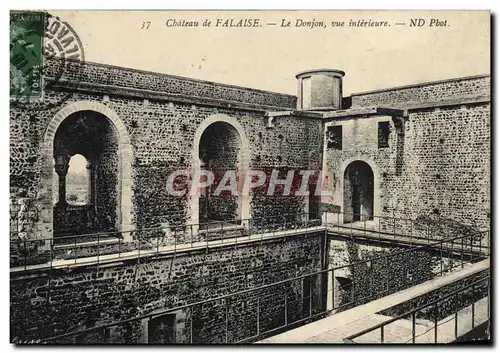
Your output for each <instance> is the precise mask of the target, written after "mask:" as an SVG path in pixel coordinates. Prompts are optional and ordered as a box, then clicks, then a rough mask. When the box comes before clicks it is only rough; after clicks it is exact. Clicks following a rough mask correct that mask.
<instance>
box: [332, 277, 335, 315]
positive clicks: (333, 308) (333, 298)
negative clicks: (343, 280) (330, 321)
mask: <svg viewBox="0 0 500 353" xmlns="http://www.w3.org/2000/svg"><path fill="white" fill-rule="evenodd" d="M332 310H335V269H332Z"/></svg>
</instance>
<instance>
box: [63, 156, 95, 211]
mask: <svg viewBox="0 0 500 353" xmlns="http://www.w3.org/2000/svg"><path fill="white" fill-rule="evenodd" d="M89 179H90V178H89V172H88V169H87V159H86V158H85V157H84V156H82V155H81V154H75V155H74V156H72V157H71V159H70V160H69V166H68V174H66V202H67V203H68V204H70V205H86V204H88V203H89V200H90V195H89V194H90V188H89Z"/></svg>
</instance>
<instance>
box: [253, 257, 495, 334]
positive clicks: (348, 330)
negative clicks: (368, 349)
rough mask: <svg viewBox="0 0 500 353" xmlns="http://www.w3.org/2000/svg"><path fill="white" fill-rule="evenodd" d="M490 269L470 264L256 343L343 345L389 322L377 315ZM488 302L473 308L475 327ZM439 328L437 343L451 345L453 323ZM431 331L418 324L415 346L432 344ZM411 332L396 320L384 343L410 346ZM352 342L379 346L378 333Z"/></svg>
mask: <svg viewBox="0 0 500 353" xmlns="http://www.w3.org/2000/svg"><path fill="white" fill-rule="evenodd" d="M489 265H490V260H489V259H487V260H483V261H481V262H478V263H475V264H469V265H467V266H466V267H465V268H464V269H463V270H460V271H455V272H451V273H450V274H448V275H445V276H442V277H438V278H435V279H432V280H430V281H427V282H424V283H422V284H419V285H417V286H414V287H412V288H409V289H406V290H403V291H401V292H398V293H394V294H391V295H388V296H386V297H384V298H380V299H377V300H374V301H372V302H369V303H367V304H364V305H360V306H358V307H355V308H353V309H349V310H346V311H343V312H340V313H334V314H332V315H330V316H328V317H327V318H324V319H321V320H318V321H315V322H312V323H310V324H307V325H304V326H301V327H298V328H295V329H293V330H290V331H287V332H284V333H281V334H279V335H276V336H273V337H269V338H267V339H264V340H262V341H259V342H257V343H344V341H343V339H344V338H346V337H348V336H350V335H353V334H356V333H358V332H361V331H363V330H365V329H368V328H370V327H373V326H375V325H377V324H379V323H381V322H384V321H386V320H388V319H390V317H387V316H384V315H380V314H378V313H379V312H381V311H383V310H386V309H389V308H391V307H393V306H395V305H398V304H401V303H404V302H407V301H409V300H411V299H414V298H417V297H419V296H421V295H424V294H427V293H429V292H430V291H433V290H436V289H439V288H441V287H445V286H447V285H449V284H452V283H454V282H456V281H458V280H461V279H463V278H466V277H468V276H471V275H473V274H475V273H479V272H481V271H483V270H486V269H488V268H489ZM487 300H488V298H484V299H482V300H481V301H479V302H478V303H476V305H475V309H476V310H475V326H478V325H479V324H480V323H482V322H484V321H485V320H487V318H488V313H487V305H486V304H487ZM468 309H469V308H465V309H464V310H461V311H460V312H459V315H460V318H459V325H462V326H460V327H459V334H460V333H462V334H463V333H465V332H467V331H468V330H469V329H470V327H472V322H471V317H469V318H468V315H471V310H470V309H469V310H468ZM447 320H448V321H447ZM460 323H462V324H460ZM438 325H439V327H438V343H449V342H451V341H452V340H451V338H453V340H454V338H455V336H454V321H453V320H450V318H446V319H444V320H441V321H440V322H439V323H438ZM433 328H434V323H429V322H425V321H418V320H417V325H416V334H417V336H418V337H417V339H416V342H417V343H425V342H434V329H433ZM450 330H452V331H450ZM411 332H412V331H411V322H410V321H409V320H398V321H396V322H394V323H393V324H391V325H388V326H387V327H386V328H385V331H384V342H385V343H406V342H408V343H411ZM440 332H441V333H440ZM355 342H356V343H357V342H359V343H368V342H369V343H379V342H380V333H379V332H373V333H370V334H367V335H365V336H363V337H360V338H359V339H356V340H355Z"/></svg>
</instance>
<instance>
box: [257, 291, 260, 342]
mask: <svg viewBox="0 0 500 353" xmlns="http://www.w3.org/2000/svg"><path fill="white" fill-rule="evenodd" d="M259 335H260V297H259V298H257V336H259Z"/></svg>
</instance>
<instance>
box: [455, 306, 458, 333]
mask: <svg viewBox="0 0 500 353" xmlns="http://www.w3.org/2000/svg"><path fill="white" fill-rule="evenodd" d="M457 337H458V311H457V312H455V339H456V338H457Z"/></svg>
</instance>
